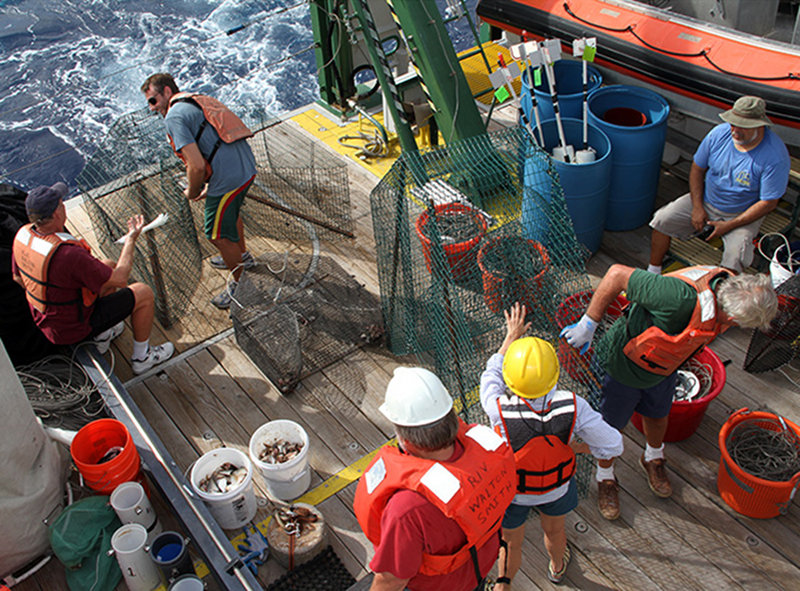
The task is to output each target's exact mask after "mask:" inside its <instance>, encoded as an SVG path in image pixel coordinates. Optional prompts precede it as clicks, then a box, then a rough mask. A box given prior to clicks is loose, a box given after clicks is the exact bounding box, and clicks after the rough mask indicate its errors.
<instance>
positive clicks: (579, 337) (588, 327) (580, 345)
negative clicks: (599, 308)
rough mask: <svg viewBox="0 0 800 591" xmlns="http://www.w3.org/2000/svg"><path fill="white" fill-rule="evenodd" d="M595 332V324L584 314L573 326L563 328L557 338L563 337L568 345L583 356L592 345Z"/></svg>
mask: <svg viewBox="0 0 800 591" xmlns="http://www.w3.org/2000/svg"><path fill="white" fill-rule="evenodd" d="M595 330H597V322H595V321H594V320H592V319H591V318H589V317H588V316H587V315H586V314H584V315H583V316H581V319H580V320H578V322H576V323H575V324H570V325H569V326H565V327H564V328H563V329H562V330H561V333H560V334H559V335H558V336H560V337H564V338H565V339H566V340H567V342H568V343H569V344H570V345H572V346H573V347H575V348H576V349H578V351H580V354H581V355H583V354H585V353H586V351H588V350H589V346H590V345H591V344H592V339H593V338H594V331H595Z"/></svg>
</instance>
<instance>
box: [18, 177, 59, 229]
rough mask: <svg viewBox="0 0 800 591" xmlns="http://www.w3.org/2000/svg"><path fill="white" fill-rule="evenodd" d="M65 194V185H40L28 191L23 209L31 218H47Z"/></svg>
mask: <svg viewBox="0 0 800 591" xmlns="http://www.w3.org/2000/svg"><path fill="white" fill-rule="evenodd" d="M66 195H67V185H65V184H64V183H56V184H55V185H53V186H52V187H48V186H46V185H40V186H38V187H36V188H35V189H33V190H32V191H31V192H30V193H28V197H27V198H26V199H25V211H27V212H28V217H29V218H31V220H32V221H33V220H40V219H45V218H49V217H50V216H52V215H53V213H54V212H55V210H56V208H57V207H58V204H59V203H61V202H62V201H63V200H64V197H66Z"/></svg>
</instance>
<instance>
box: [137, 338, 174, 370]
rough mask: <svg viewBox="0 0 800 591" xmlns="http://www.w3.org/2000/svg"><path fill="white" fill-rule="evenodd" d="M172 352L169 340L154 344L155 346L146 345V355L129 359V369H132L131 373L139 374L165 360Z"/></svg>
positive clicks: (172, 348)
mask: <svg viewBox="0 0 800 591" xmlns="http://www.w3.org/2000/svg"><path fill="white" fill-rule="evenodd" d="M174 352H175V347H174V346H173V344H172V343H170V342H169V341H167V342H166V343H162V344H160V345H156V346H155V347H148V348H147V355H145V358H144V359H131V369H133V373H135V374H136V375H139V374H140V373H144V372H146V371H147V370H148V369H150V368H151V367H153V366H154V365H158V364H159V363H161V362H162V361H166V360H167V359H169V358H170V357H172V354H173V353H174Z"/></svg>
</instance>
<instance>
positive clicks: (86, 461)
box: [69, 419, 146, 495]
mask: <svg viewBox="0 0 800 591" xmlns="http://www.w3.org/2000/svg"><path fill="white" fill-rule="evenodd" d="M69 451H70V455H72V461H73V462H75V465H76V466H77V467H78V471H79V472H80V473H81V476H83V480H84V482H85V483H86V485H87V486H88V487H89V488H91V489H92V490H94V491H96V492H98V493H100V494H104V495H110V494H111V493H112V492H114V489H115V488H116V487H117V485H119V484H122V483H123V482H128V481H132V480H137V481H139V482H140V483H142V484H143V485H144V483H143V482H142V480H143V479H142V475H141V465H140V462H139V452H138V451H137V450H136V446H135V445H134V443H133V439H132V438H131V434H130V433H129V432H128V429H126V428H125V425H123V424H122V423H121V422H119V421H117V420H115V419H98V420H96V421H92V422H91V423H89V424H88V425H85V426H84V427H82V428H81V430H80V431H78V433H77V434H76V435H75V438H74V439H73V440H72V445H71V446H70V448H69ZM114 452H118V453H117V454H116V456H113V457H110V459H108V460H106V461H103V460H104V458H105V457H106V456H111V455H112V454H113V453H114ZM145 490H146V489H145Z"/></svg>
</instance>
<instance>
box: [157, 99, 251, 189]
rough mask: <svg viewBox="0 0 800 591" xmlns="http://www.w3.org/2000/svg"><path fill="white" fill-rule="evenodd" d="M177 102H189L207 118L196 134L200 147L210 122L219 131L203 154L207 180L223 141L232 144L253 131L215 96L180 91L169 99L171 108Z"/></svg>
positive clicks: (171, 143)
mask: <svg viewBox="0 0 800 591" xmlns="http://www.w3.org/2000/svg"><path fill="white" fill-rule="evenodd" d="M175 103H189V104H192V105H194V106H195V107H197V108H199V109H200V110H201V111H203V117H204V118H205V120H204V121H203V122H202V123H201V124H200V128H199V129H198V130H197V133H196V134H195V135H194V141H195V143H196V144H197V146H198V148H199V147H200V137H201V136H202V135H203V131H205V128H206V126H207V125H209V124H210V125H211V127H213V128H214V130H215V131H216V132H217V136H219V137H218V139H217V141H216V142H215V143H214V147H213V148H212V149H211V152H209V154H208V156H206V155H205V154H203V158H204V159H205V161H206V178H205V180H206V181H208V179H210V178H211V174H212V173H213V170H212V169H211V161H212V160H214V156H216V154H217V150H218V149H219V147H220V145H222V143H223V142H225V143H226V144H232V143H233V142H236V141H238V140H243V139H247V138H249V137H253V132H252V131H250V129H249V128H248V127H247V126H246V125H245V124H244V123H243V122H242V120H241V119H239V117H237V116H236V115H235V114H234V112H233V111H231V110H230V109H229V108H228V107H226V106H225V105H223V104H222V103H221V102H219V101H218V100H217V99H215V98H212V97H210V96H205V95H203V94H193V93H190V92H179V93H177V94H174V95H172V97H171V98H170V99H169V106H170V108H171V107H172V105H174V104H175ZM167 138H169V144H170V146H172V151H173V152H175V155H176V156H177V157H178V158H180V159H181V160H182V161H183V163H184V164H186V159H185V158H184V157H183V154H181V153H180V152H179V151H178V150H176V149H175V142H173V141H172V137H171V136H169V135H167Z"/></svg>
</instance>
